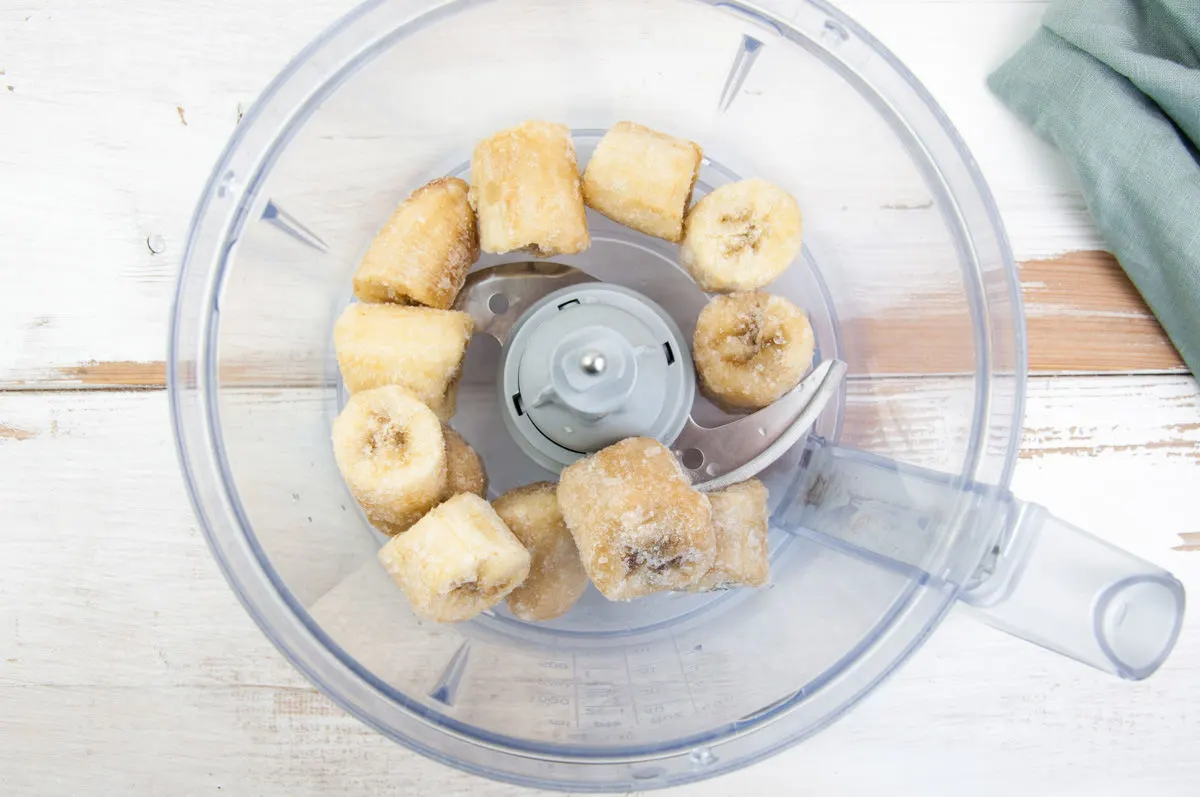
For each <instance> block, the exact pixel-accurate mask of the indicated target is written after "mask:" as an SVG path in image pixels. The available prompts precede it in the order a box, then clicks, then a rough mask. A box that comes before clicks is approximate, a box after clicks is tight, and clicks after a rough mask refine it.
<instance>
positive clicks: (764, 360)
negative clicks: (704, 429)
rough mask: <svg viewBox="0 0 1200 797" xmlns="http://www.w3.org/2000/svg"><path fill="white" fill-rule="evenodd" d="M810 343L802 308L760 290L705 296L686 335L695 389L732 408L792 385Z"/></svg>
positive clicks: (808, 359) (769, 398) (806, 362)
mask: <svg viewBox="0 0 1200 797" xmlns="http://www.w3.org/2000/svg"><path fill="white" fill-rule="evenodd" d="M815 348H816V339H815V338H814V336H813V330H812V326H811V325H810V324H809V323H808V317H807V316H805V315H804V311H803V310H801V309H800V308H799V307H796V305H794V304H792V303H791V302H789V301H788V300H787V299H784V298H783V297H782V296H772V295H771V294H769V293H763V292H762V291H753V292H746V293H734V294H730V295H728V296H718V297H716V298H715V299H713V300H712V301H710V302H709V303H708V305H707V306H706V307H705V308H704V309H703V310H702V311H701V312H700V318H699V319H698V320H697V321H696V332H695V334H694V336H693V338H692V357H693V359H694V360H695V362H696V376H697V377H698V378H699V383H700V390H701V392H703V393H704V395H706V396H708V397H709V398H710V399H712V400H713V401H714V402H716V403H717V404H719V405H721V406H723V407H726V408H729V409H734V410H757V409H761V408H763V407H766V406H768V405H770V404H771V403H772V402H774V401H775V400H776V399H778V398H779V397H780V396H782V395H783V394H784V393H787V392H788V391H789V390H791V389H792V388H794V387H795V386H796V385H798V384H799V383H800V380H801V379H802V378H804V375H805V374H806V373H807V372H808V369H809V367H810V366H811V365H812V359H813V352H814V350H815Z"/></svg>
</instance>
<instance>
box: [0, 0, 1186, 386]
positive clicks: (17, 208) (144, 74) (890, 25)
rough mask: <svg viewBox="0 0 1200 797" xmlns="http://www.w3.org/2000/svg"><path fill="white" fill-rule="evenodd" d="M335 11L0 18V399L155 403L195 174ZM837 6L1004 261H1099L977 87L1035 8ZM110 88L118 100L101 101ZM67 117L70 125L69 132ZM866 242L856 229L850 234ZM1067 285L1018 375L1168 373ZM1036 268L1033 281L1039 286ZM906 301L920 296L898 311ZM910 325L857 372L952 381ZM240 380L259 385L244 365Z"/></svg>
mask: <svg viewBox="0 0 1200 797" xmlns="http://www.w3.org/2000/svg"><path fill="white" fill-rule="evenodd" d="M352 5H353V3H352V2H350V0H318V2H314V3H306V4H305V6H304V8H303V9H302V10H300V11H297V10H295V9H290V10H289V12H288V13H287V14H284V15H280V14H278V13H276V12H274V11H271V10H263V9H260V8H257V7H256V8H241V7H238V6H231V5H229V4H222V3H214V2H211V1H209V2H201V3H191V4H189V3H182V4H181V3H167V4H162V3H147V2H145V1H144V0H125V1H124V2H121V3H115V4H106V5H104V6H103V7H100V6H97V7H88V8H80V9H75V10H74V11H73V12H72V13H71V14H59V15H54V14H51V13H50V12H48V11H41V10H39V9H32V10H31V11H29V12H20V11H14V12H11V14H12V18H11V20H8V21H6V23H5V25H4V27H3V31H4V33H3V35H4V63H3V64H0V68H3V69H5V72H6V76H5V78H4V79H5V80H6V81H7V82H8V83H9V84H11V85H13V86H14V90H13V91H12V92H0V102H3V103H4V108H5V110H4V112H5V114H6V118H7V119H10V120H11V124H10V125H8V126H7V127H6V130H7V131H8V136H7V138H6V142H5V147H4V149H3V151H0V167H2V168H3V169H4V173H5V181H6V184H8V185H20V186H22V189H21V190H20V191H12V192H6V193H5V195H4V197H5V198H4V199H0V211H2V212H0V239H2V240H4V241H5V249H4V254H3V256H0V275H2V276H3V277H4V280H5V285H6V289H5V290H4V291H3V292H0V389H20V388H25V389H46V388H59V387H63V388H70V387H156V386H161V384H162V379H163V378H162V373H163V365H162V361H163V356H164V345H163V344H164V337H163V330H164V328H165V323H166V320H167V317H168V313H169V309H170V300H171V294H172V290H173V278H174V274H175V270H176V267H177V258H178V257H179V256H180V254H181V253H182V250H183V245H184V238H185V233H186V224H187V219H188V216H189V213H190V211H191V208H192V206H193V204H194V202H195V201H196V198H197V196H198V194H199V191H200V188H201V186H202V184H203V181H204V180H205V178H206V176H207V172H208V170H209V164H211V163H212V162H213V161H214V159H215V158H216V156H217V153H218V152H219V150H220V148H221V147H222V145H223V144H224V142H225V140H226V139H227V137H228V136H229V135H230V133H231V132H232V131H233V129H234V128H235V126H236V125H237V123H238V118H239V115H240V113H241V111H242V110H244V109H245V108H246V107H248V106H249V104H250V102H251V100H252V98H253V96H254V94H255V92H257V91H258V90H259V88H260V87H261V86H263V85H264V84H265V83H266V82H267V81H268V80H269V79H270V77H271V76H272V75H273V74H274V72H275V71H277V69H278V68H279V67H280V66H281V65H282V64H283V63H285V61H286V60H287V59H288V58H289V57H290V56H291V55H292V54H293V53H294V52H295V51H296V50H297V49H298V48H299V47H301V46H302V45H303V44H304V43H305V42H306V41H307V40H308V39H310V38H311V37H312V36H313V35H314V34H315V33H316V32H317V31H319V30H320V29H321V28H322V27H323V25H324V24H325V23H327V22H328V21H329V20H332V19H333V18H335V17H336V16H337V15H338V14H340V13H342V12H344V11H346V10H348V9H349V8H350V7H351V6H352ZM845 7H846V8H847V10H848V11H849V12H850V13H851V14H852V15H854V16H857V17H859V18H860V19H861V21H862V22H863V23H864V24H865V25H867V26H868V28H870V29H871V30H872V31H873V32H874V33H876V34H877V35H879V36H880V37H881V38H882V39H883V40H884V41H885V42H886V43H888V44H890V45H892V46H893V47H894V48H895V49H896V51H897V52H898V54H899V55H900V56H901V57H902V58H904V59H905V60H906V61H908V63H909V65H910V66H911V67H912V68H913V69H914V70H915V71H916V73H917V74H918V76H919V77H921V78H922V79H924V80H925V81H926V82H927V83H928V84H929V85H930V87H931V88H932V90H933V91H934V93H935V94H936V95H937V96H938V97H939V99H940V100H941V101H942V103H943V105H944V106H945V107H946V108H947V110H948V112H949V113H950V115H951V117H952V118H953V119H954V120H955V121H956V122H958V123H959V126H960V128H961V130H962V132H963V134H964V136H965V138H966V139H967V141H968V143H969V144H970V145H971V147H972V150H973V152H974V154H975V156H976V157H977V159H978V160H979V162H980V163H981V165H982V167H983V169H984V171H985V174H986V175H987V176H988V177H989V179H990V181H991V184H992V188H993V190H994V192H995V194H996V196H997V198H998V201H999V203H1000V205H1001V209H1002V211H1003V215H1004V218H1005V219H1006V222H1007V225H1008V229H1009V233H1010V235H1011V237H1012V239H1013V242H1014V245H1015V248H1016V251H1017V253H1018V255H1019V256H1021V257H1022V258H1023V259H1026V260H1029V259H1031V258H1034V257H1039V258H1040V257H1042V256H1044V255H1047V254H1052V253H1056V252H1075V251H1083V250H1091V249H1094V248H1096V247H1097V246H1098V245H1099V241H1098V240H1097V237H1096V233H1095V229H1094V227H1093V226H1092V225H1091V222H1090V221H1089V220H1088V218H1087V215H1086V210H1085V208H1084V207H1083V203H1082V199H1081V198H1080V195H1079V193H1078V190H1077V187H1076V186H1075V183H1074V181H1073V179H1072V178H1071V177H1070V175H1069V174H1068V173H1067V171H1066V169H1065V167H1064V166H1063V164H1062V163H1061V160H1059V159H1058V158H1057V156H1056V155H1055V153H1054V152H1053V151H1052V150H1051V149H1050V148H1049V147H1047V146H1046V145H1044V144H1040V143H1039V142H1037V141H1036V139H1035V138H1034V137H1033V136H1032V134H1031V133H1030V132H1029V131H1027V130H1025V129H1024V127H1023V126H1022V125H1020V123H1019V122H1017V121H1016V120H1015V119H1013V118H1011V114H1008V112H1007V111H1006V110H1005V109H1004V108H1003V107H1002V106H1000V104H999V103H998V102H996V101H995V100H994V98H992V97H991V96H990V94H988V92H987V90H986V87H985V86H984V84H983V81H982V79H981V76H982V75H983V74H984V73H985V72H986V71H987V69H989V68H990V67H991V66H994V65H995V64H996V63H998V61H999V60H1000V59H1001V58H1002V57H1003V55H1004V54H1006V53H1008V52H1011V50H1012V49H1014V48H1015V47H1016V46H1017V45H1018V44H1019V43H1020V42H1021V41H1022V40H1023V39H1024V38H1025V37H1026V36H1027V35H1028V34H1029V33H1030V32H1032V30H1033V28H1034V27H1035V26H1036V23H1037V19H1038V16H1039V14H1040V13H1041V10H1042V8H1044V4H1043V3H1011V2H970V3H968V2H948V3H927V2H918V1H917V0H906V1H905V2H886V3H883V2H873V1H868V0H859V1H858V2H847V3H845ZM25 17H29V18H28V20H26V19H25ZM94 41H105V42H129V43H131V45H130V46H114V47H110V48H108V49H106V53H105V57H104V58H103V59H101V60H100V62H99V64H97V63H96V59H66V60H63V59H58V58H56V57H54V56H53V55H52V54H53V53H56V52H61V51H67V52H76V51H78V49H79V47H80V46H81V45H82V44H84V43H87V42H94ZM239 41H246V42H251V41H252V42H253V46H245V47H239V52H240V53H242V54H243V57H239V58H238V59H233V60H230V59H213V58H212V57H211V54H212V53H214V52H219V51H220V50H221V48H222V47H224V46H228V45H230V43H231V42H233V43H234V44H236V43H237V42H239ZM931 42H936V46H930V43H931ZM165 59H169V60H171V61H172V62H177V61H179V60H180V59H186V60H187V61H188V62H189V63H196V64H201V65H202V68H200V69H197V70H195V71H194V72H190V73H181V76H179V77H176V78H171V79H167V78H165V77H164V76H163V75H162V74H161V72H160V70H157V69H155V68H154V66H155V65H156V64H160V63H162V62H163V61H164V60H165ZM947 64H951V65H952V68H948V67H947V66H946V65H947ZM188 75H191V77H188ZM114 86H120V89H121V90H120V92H119V96H118V95H117V94H114V92H113V87H114ZM178 108H182V109H183V112H184V114H183V119H181V118H180V113H179V111H178V110H177V109H178ZM81 116H83V117H86V118H87V119H88V124H87V125H84V126H82V127H81V126H80V125H79V124H78V119H79V118H81ZM185 120H186V124H184V123H183V122H184V121H185ZM60 131H62V132H64V133H69V134H70V136H71V137H70V138H69V139H65V138H63V137H62V136H61V135H59V132H60ZM76 132H78V133H79V135H75V134H76ZM901 166H902V164H901ZM880 168H882V167H880ZM902 172H903V173H902ZM909 177H910V176H909V175H908V174H907V171H906V170H905V169H904V168H900V167H899V166H898V167H897V173H896V174H895V175H890V176H889V175H887V174H878V175H874V174H873V175H871V183H872V186H873V187H871V188H870V189H869V190H868V189H867V188H862V189H861V190H860V189H859V188H853V190H852V189H851V188H847V189H845V190H847V191H850V192H851V193H853V191H859V193H860V194H862V196H858V195H855V196H857V197H858V198H859V199H864V200H865V199H867V198H869V199H872V200H874V199H875V196H874V193H875V192H878V191H879V190H881V189H879V185H884V186H886V185H888V184H889V180H890V181H892V182H894V184H895V185H894V188H895V195H894V196H892V195H888V196H882V197H881V198H880V200H879V202H878V203H877V204H874V205H870V204H869V203H867V204H868V205H869V207H868V209H870V208H877V209H878V210H879V211H880V212H881V213H884V214H888V215H889V216H891V217H895V218H896V220H897V223H899V220H905V219H906V220H908V221H905V222H904V223H910V222H911V223H923V222H921V220H922V219H926V218H927V217H932V215H934V214H935V213H936V211H935V210H934V209H932V208H931V207H929V206H927V202H928V197H927V196H920V195H918V194H920V191H919V190H917V189H918V188H919V186H915V187H914V185H912V184H911V180H910V179H909ZM864 192H866V193H864ZM853 199H854V197H851V200H853ZM381 213H383V215H386V213H385V212H383V211H381ZM381 217H382V216H381ZM50 218H54V219H71V220H72V222H71V223H72V234H70V235H63V234H61V232H60V230H59V229H58V228H57V227H56V225H48V224H45V223H43V221H44V220H45V219H50ZM889 224H891V222H889ZM818 226H820V225H818ZM869 226H870V225H867V226H864V227H862V229H863V230H864V233H863V234H867V232H869V229H868V227H869ZM902 226H903V224H901V227H902ZM921 256H922V252H921V250H920V248H919V247H914V248H912V249H911V251H910V250H909V249H905V250H904V251H902V252H898V253H896V254H895V255H894V257H895V258H898V260H896V261H895V262H898V263H899V262H901V261H904V260H905V259H906V258H907V259H911V260H912V262H913V264H914V266H919V263H920V258H921ZM1046 268H1049V266H1046ZM1066 269H1067V271H1068V272H1069V274H1070V275H1071V277H1070V279H1072V280H1075V279H1078V280H1079V281H1080V282H1079V287H1080V288H1081V290H1082V295H1083V296H1086V295H1087V292H1088V291H1089V290H1092V288H1091V287H1089V286H1093V285H1095V286H1097V287H1096V288H1095V290H1097V291H1098V294H1097V295H1098V296H1102V297H1103V298H1104V301H1105V302H1109V303H1101V304H1095V305H1085V306H1076V305H1075V304H1074V302H1073V298H1072V297H1073V295H1074V294H1073V293H1071V292H1061V293H1057V294H1055V295H1054V296H1053V297H1043V298H1045V300H1046V301H1041V300H1039V298H1038V296H1036V295H1035V296H1034V297H1032V298H1033V299H1034V300H1035V301H1034V302H1031V306H1032V307H1034V308H1035V309H1036V308H1037V307H1039V306H1040V307H1042V308H1043V309H1044V310H1045V317H1044V318H1043V317H1042V316H1035V317H1034V318H1033V319H1031V325H1030V326H1031V334H1032V335H1033V341H1032V346H1031V349H1032V351H1033V359H1034V365H1035V370H1046V371H1049V372H1079V371H1105V372H1107V371H1119V370H1148V371H1160V370H1175V369H1177V368H1178V363H1177V362H1174V361H1172V360H1171V357H1170V354H1169V352H1168V351H1167V350H1165V349H1164V348H1163V347H1162V346H1161V345H1158V344H1156V343H1154V342H1153V341H1152V340H1150V337H1151V335H1152V329H1151V327H1150V326H1149V325H1148V323H1147V321H1146V319H1144V318H1143V317H1141V315H1139V314H1140V313H1141V311H1140V310H1139V309H1136V308H1134V309H1131V308H1130V306H1129V304H1128V302H1127V301H1126V299H1125V298H1124V297H1123V296H1121V295H1119V293H1120V292H1119V291H1118V292H1117V294H1113V293H1112V291H1111V290H1110V289H1109V287H1104V286H1111V278H1112V277H1111V274H1112V269H1111V264H1105V263H1103V262H1100V261H1096V262H1088V263H1082V262H1080V263H1077V264H1068V265H1067V266H1066ZM1043 271H1044V269H1039V271H1038V274H1037V275H1035V276H1036V279H1033V280H1032V281H1033V282H1037V283H1042V284H1045V285H1050V284H1052V283H1053V282H1054V279H1048V278H1046V276H1045V275H1044V273H1042V272H1043ZM899 287H901V288H903V287H904V286H899ZM926 298H929V299H930V300H931V301H943V300H944V299H945V298H946V297H944V296H943V297H938V296H931V297H926ZM922 301H923V299H922V296H921V295H919V294H918V295H916V296H915V297H913V301H910V302H908V304H909V305H910V306H920V305H921V304H922ZM1125 312H1128V313H1132V314H1134V315H1131V316H1130V317H1129V318H1127V319H1123V320H1122V318H1123V317H1119V316H1116V315H1113V314H1119V313H1125ZM910 316H911V314H910ZM910 316H906V315H904V314H903V313H896V312H887V313H881V314H880V315H879V319H877V320H876V319H870V320H868V321H865V322H864V323H866V324H867V327H868V328H867V330H866V331H865V332H862V333H861V335H862V336H864V340H867V341H869V342H871V343H872V346H871V351H872V357H873V358H874V359H875V360H876V361H877V366H878V367H876V368H874V370H876V371H885V372H888V373H897V374H904V373H927V372H936V371H949V370H960V369H961V368H962V367H964V363H965V361H966V360H969V353H967V352H964V351H962V350H961V349H955V347H956V346H958V345H959V343H960V342H961V341H962V340H963V336H962V334H961V326H962V319H950V320H949V321H946V320H945V319H943V320H942V321H940V322H939V321H938V320H937V319H936V318H933V314H932V313H931V311H930V310H929V308H924V309H923V310H922V312H921V313H920V314H919V315H916V316H911V317H910ZM1135 316H1136V317H1135ZM869 318H870V317H869ZM1089 319H1090V320H1089ZM1118 322H1119V323H1118ZM897 324H899V325H900V326H899V328H897V326H896V325H897ZM928 324H934V326H932V327H930V326H928ZM1073 325H1078V326H1079V328H1086V329H1087V330H1088V337H1087V339H1086V341H1084V343H1085V344H1087V345H1083V346H1074V345H1071V344H1073V343H1075V342H1076V341H1074V340H1073V339H1072V338H1071V336H1070V334H1071V330H1072V329H1074V328H1076V327H1075V326H1073ZM1097 328H1103V331H1104V332H1105V334H1104V335H1102V336H1100V338H1099V339H1096V338H1095V336H1093V335H1091V334H1090V333H1091V332H1093V331H1094V330H1095V329H1097ZM897 332H899V333H900V334H897ZM1118 333H1121V334H1118ZM907 335H913V336H918V339H926V338H923V337H921V336H927V335H933V336H934V339H936V338H937V336H939V335H941V336H942V337H944V338H947V339H948V340H947V342H945V343H942V344H939V345H942V346H949V347H950V351H949V352H944V351H941V350H939V349H938V348H937V347H936V346H935V347H934V348H933V349H932V350H931V353H930V354H927V355H922V356H920V357H916V358H914V357H913V356H912V351H913V349H912V347H911V346H907V345H906V344H904V343H901V344H896V343H895V341H897V340H899V341H904V340H905V339H906V337H907ZM889 341H890V342H891V346H892V347H893V350H889V349H888V348H887V346H888V345H889ZM1064 341H1066V342H1067V343H1064ZM897 349H899V350H897ZM905 350H907V351H905ZM1041 352H1045V354H1044V355H1043V354H1042V353H1041ZM1073 353H1078V358H1079V359H1078V362H1077V361H1076V359H1073V358H1072V354H1073ZM246 369H250V370H257V371H260V372H261V371H262V370H263V369H255V368H254V366H253V364H252V363H251V364H247V365H246V368H245V369H243V370H246Z"/></svg>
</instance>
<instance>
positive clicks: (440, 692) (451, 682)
mask: <svg viewBox="0 0 1200 797" xmlns="http://www.w3.org/2000/svg"><path fill="white" fill-rule="evenodd" d="M470 655H471V643H470V642H464V643H462V645H461V646H460V647H459V649H458V650H456V651H454V655H453V656H451V657H450V661H449V662H448V663H447V664H446V668H445V669H444V670H442V674H441V676H439V677H438V681H437V683H436V684H435V685H434V687H433V689H431V690H430V692H429V696H430V697H432V698H433V699H434V700H436V701H438V702H439V703H445V704H446V705H447V706H453V705H454V698H455V697H456V696H457V693H458V685H459V683H461V682H462V677H463V672H464V671H465V670H466V669H467V658H468V657H469V656H470Z"/></svg>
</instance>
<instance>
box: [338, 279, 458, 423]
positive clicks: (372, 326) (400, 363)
mask: <svg viewBox="0 0 1200 797" xmlns="http://www.w3.org/2000/svg"><path fill="white" fill-rule="evenodd" d="M473 331H474V323H473V322H472V321H471V317H470V316H469V315H467V314H466V313H459V312H457V311H453V310H435V309H433V308H429V307H407V306H402V305H395V304H363V303H361V302H359V303H355V304H352V305H350V306H349V307H347V308H346V310H345V312H343V313H342V316H341V318H339V319H338V321H337V325H336V326H335V327H334V330H333V343H334V348H335V349H336V350H337V359H338V365H339V366H341V369H342V380H343V381H344V382H345V383H346V389H347V390H349V391H350V392H351V393H357V392H358V391H360V390H370V389H371V388H375V387H380V386H382V385H400V386H401V387H404V388H407V389H408V390H410V391H412V392H413V394H414V395H416V396H417V398H419V399H420V400H421V401H423V402H425V403H426V404H427V405H429V408H430V409H432V410H433V411H434V412H435V413H437V415H438V417H439V418H441V419H442V420H449V419H450V418H451V417H452V416H453V415H454V408H455V403H456V399H457V396H458V378H459V376H460V374H461V373H462V361H463V357H464V356H465V355H466V352H467V344H468V343H470V341H471V333H472V332H473Z"/></svg>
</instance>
